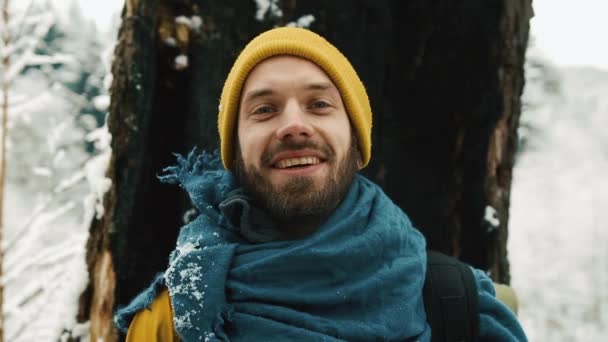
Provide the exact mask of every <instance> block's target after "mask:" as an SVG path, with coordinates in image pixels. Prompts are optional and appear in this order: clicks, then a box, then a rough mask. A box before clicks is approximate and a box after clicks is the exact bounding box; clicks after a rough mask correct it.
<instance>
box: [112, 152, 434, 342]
mask: <svg viewBox="0 0 608 342" xmlns="http://www.w3.org/2000/svg"><path fill="white" fill-rule="evenodd" d="M178 162H179V165H178V166H175V167H171V168H168V169H166V170H165V171H166V173H165V175H163V176H161V177H160V179H161V180H162V181H164V182H169V183H177V184H180V186H182V187H183V188H185V190H186V191H188V193H189V195H190V198H191V200H192V202H193V204H194V205H195V206H196V208H197V209H198V211H199V213H200V215H199V216H198V217H197V218H196V219H195V220H194V221H192V222H191V223H189V224H187V225H186V226H184V227H183V228H182V230H181V233H180V235H179V238H178V241H177V248H176V249H175V250H174V251H173V252H172V254H171V257H170V263H169V268H168V269H167V271H166V272H165V273H164V277H159V279H158V280H157V281H156V282H155V284H153V285H152V286H151V287H150V289H148V290H147V291H145V292H144V293H142V295H140V297H143V298H146V300H147V302H149V301H150V299H151V298H154V293H155V292H156V291H157V289H158V288H159V284H166V286H167V287H168V288H169V293H170V296H171V301H172V304H173V310H174V324H175V328H176V330H177V332H178V333H179V335H180V336H181V338H182V339H183V340H184V341H271V340H276V341H344V340H346V341H410V340H411V341H428V340H429V338H430V328H429V327H428V325H427V323H426V316H425V313H424V306H423V302H422V287H423V282H424V274H425V267H426V253H425V242H424V238H423V237H422V235H421V234H420V233H419V232H418V231H417V230H416V229H415V228H414V227H413V226H412V224H411V223H410V221H409V219H408V218H407V216H406V215H405V214H404V213H403V212H402V211H401V209H399V207H397V206H396V205H395V204H394V203H393V202H392V201H391V200H390V199H389V198H388V197H387V196H386V195H385V194H384V193H383V192H382V190H381V189H380V188H379V187H378V186H377V185H375V184H374V183H372V182H370V181H369V180H367V179H365V178H364V177H362V176H359V175H358V176H356V178H355V180H354V182H353V184H352V186H351V188H350V189H349V191H348V193H347V195H346V196H345V198H344V200H343V201H342V203H341V204H340V205H339V207H338V208H337V209H336V210H335V211H334V213H333V214H332V215H331V216H330V217H329V218H328V220H327V221H326V222H325V223H324V224H322V225H321V226H320V227H319V229H318V230H317V231H316V232H314V233H313V234H311V235H310V236H307V237H305V238H302V239H298V240H285V239H281V231H282V230H281V229H279V227H276V226H275V224H274V223H273V221H272V220H271V219H270V218H268V217H266V216H265V214H264V213H263V212H262V211H260V210H258V209H257V208H255V207H254V206H253V205H252V204H251V201H249V198H248V197H247V194H246V193H245V192H244V191H243V190H242V189H239V188H238V187H237V185H236V182H235V181H234V179H233V177H232V175H231V174H230V173H229V172H227V171H225V170H223V168H222V167H221V164H220V163H219V158H218V156H217V154H213V155H210V154H205V153H202V154H198V153H196V152H195V151H192V152H191V153H190V154H189V155H188V157H187V158H184V157H182V156H178ZM146 300H144V301H143V302H144V305H143V306H145V305H146V304H147V303H145V302H146ZM140 302H142V301H140ZM141 308H142V304H141V303H140V304H139V305H133V303H132V305H130V307H127V308H125V309H123V316H125V315H126V316H127V318H126V319H128V317H130V316H131V315H132V314H133V313H135V312H136V311H138V310H141ZM120 319H123V322H122V324H123V325H124V324H126V323H127V322H125V321H124V319H125V318H124V317H122V318H121V317H120V313H119V323H121V322H120Z"/></svg>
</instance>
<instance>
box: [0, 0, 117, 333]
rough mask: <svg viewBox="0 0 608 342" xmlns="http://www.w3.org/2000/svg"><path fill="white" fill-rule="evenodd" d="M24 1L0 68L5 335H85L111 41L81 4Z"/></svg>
mask: <svg viewBox="0 0 608 342" xmlns="http://www.w3.org/2000/svg"><path fill="white" fill-rule="evenodd" d="M15 3H16V2H11V4H15ZM27 3H28V4H31V5H30V6H26V5H27V4H26V2H19V3H18V5H19V6H21V7H19V6H16V7H14V8H11V11H10V12H11V23H9V31H11V37H13V41H12V44H11V45H10V46H9V47H10V49H3V50H2V51H3V52H5V53H6V52H10V53H11V63H12V64H11V67H10V68H9V69H8V70H4V71H3V72H4V73H3V75H2V76H4V77H9V78H10V79H9V81H10V90H9V94H8V96H9V117H8V119H9V122H8V124H9V130H8V137H7V138H8V141H7V146H8V149H7V184H6V201H5V210H4V213H5V231H4V240H3V241H2V248H3V250H4V253H5V258H4V274H3V278H2V283H3V285H4V286H5V303H4V314H5V336H4V337H5V340H7V341H17V342H19V341H57V340H58V339H60V336H61V339H63V340H65V339H66V338H67V337H66V336H68V335H71V336H72V337H75V336H82V338H83V340H86V339H87V336H86V335H88V332H86V330H87V328H86V326H87V325H86V323H77V322H76V316H77V310H78V305H79V303H78V301H79V298H80V295H81V294H82V292H83V291H84V289H85V288H86V286H87V282H88V273H87V266H86V263H85V260H86V259H85V253H86V249H85V246H86V242H87V239H88V231H89V227H90V224H91V220H92V219H93V217H94V216H97V217H100V215H103V211H104V210H103V206H102V205H101V200H100V199H101V198H102V197H103V193H104V191H106V190H107V189H108V187H109V180H108V179H106V178H105V169H106V167H107V164H108V162H109V156H110V150H109V142H110V139H111V137H110V136H109V134H108V133H107V127H101V128H97V126H98V118H99V116H100V115H103V114H102V113H103V112H104V111H105V110H107V105H108V104H109V97H108V96H107V86H106V85H109V83H108V82H107V81H106V80H111V77H108V76H107V74H108V71H109V64H110V63H109V60H110V59H109V58H107V57H106V58H105V59H104V56H102V53H103V52H106V51H107V49H106V50H104V46H108V45H110V47H109V48H110V49H113V48H112V45H113V44H114V41H113V40H105V39H107V37H106V36H103V35H99V34H97V33H96V31H95V29H94V27H92V26H90V25H85V24H83V22H84V21H83V18H82V16H80V15H79V12H78V11H72V12H71V13H70V15H69V16H67V17H68V18H69V20H67V21H62V19H61V18H62V16H61V15H59V14H58V13H57V11H55V9H54V8H53V7H52V6H50V5H49V4H50V2H48V1H44V0H38V1H33V2H29V1H28V2H27ZM25 8H27V9H28V12H27V15H26V13H25V11H23V10H24V9H25ZM51 29H52V30H53V31H51ZM51 64H52V66H51ZM5 79H6V78H5ZM85 89H86V90H87V91H89V93H85ZM86 141H90V142H91V146H92V149H93V151H89V152H87V150H86V144H85V142H86ZM64 331H65V332H66V333H64V334H62V332H64ZM83 331H84V332H83Z"/></svg>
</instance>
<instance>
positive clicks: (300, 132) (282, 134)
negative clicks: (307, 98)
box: [277, 101, 313, 140]
mask: <svg viewBox="0 0 608 342" xmlns="http://www.w3.org/2000/svg"><path fill="white" fill-rule="evenodd" d="M306 115H307V114H306V112H305V111H304V110H303V109H302V108H301V106H300V105H299V104H298V103H297V102H296V101H291V102H288V103H287V105H286V106H285V109H284V110H283V113H281V121H280V122H281V124H280V127H279V129H278V130H277V138H278V139H279V140H284V139H298V138H309V137H311V136H312V134H313V129H312V126H311V125H310V123H309V122H308V120H307V117H306Z"/></svg>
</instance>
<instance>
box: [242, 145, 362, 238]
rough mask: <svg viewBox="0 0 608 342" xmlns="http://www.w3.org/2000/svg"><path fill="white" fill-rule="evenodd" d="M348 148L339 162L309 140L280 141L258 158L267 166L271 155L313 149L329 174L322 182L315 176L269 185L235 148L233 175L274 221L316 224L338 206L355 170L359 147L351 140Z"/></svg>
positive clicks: (328, 151)
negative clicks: (321, 159)
mask: <svg viewBox="0 0 608 342" xmlns="http://www.w3.org/2000/svg"><path fill="white" fill-rule="evenodd" d="M351 141H352V143H351V146H350V148H349V150H348V152H347V153H346V155H345V156H344V158H343V159H342V160H340V161H338V160H336V156H335V152H334V151H333V150H331V149H330V148H329V147H327V146H321V145H318V144H316V143H314V142H312V141H304V142H294V141H291V140H288V141H285V142H282V143H281V144H280V145H278V146H276V147H275V148H273V149H272V150H266V151H264V153H263V154H262V157H261V165H268V163H269V161H270V160H271V159H272V158H273V156H274V155H276V154H277V153H279V152H281V151H285V150H301V149H312V150H316V151H319V152H320V153H322V155H323V156H324V157H325V162H326V163H327V164H328V166H329V172H328V173H327V175H325V177H324V178H323V179H320V181H321V182H318V183H317V182H316V181H315V177H311V176H300V177H292V178H291V179H289V180H288V181H286V182H284V183H283V184H280V185H274V184H272V183H271V181H270V179H269V177H264V176H263V174H262V172H261V171H260V169H259V168H256V167H255V166H253V165H249V166H246V165H245V163H244V161H243V158H242V155H241V151H240V148H239V146H238V144H236V145H237V150H236V153H235V155H236V158H235V163H234V173H235V177H236V179H237V180H238V181H239V182H240V183H241V185H242V186H243V187H244V188H245V190H246V191H247V193H249V195H250V196H251V197H252V200H253V201H254V203H255V205H257V206H258V207H260V208H261V209H263V210H265V211H266V212H267V213H268V214H269V215H270V216H271V217H272V218H273V219H275V220H277V221H279V222H287V223H290V224H291V225H301V226H307V225H308V226H310V225H319V224H320V223H322V222H323V221H324V220H325V219H326V218H327V217H328V216H329V215H330V214H331V213H332V212H333V211H334V210H335V209H336V208H337V207H338V205H339V204H340V202H341V201H342V199H343V198H344V196H345V195H346V193H347V192H348V189H349V188H350V185H351V184H352V182H353V180H354V178H355V175H356V173H357V171H358V169H359V168H358V163H357V161H358V156H359V152H358V144H357V142H356V138H354V136H353V138H351Z"/></svg>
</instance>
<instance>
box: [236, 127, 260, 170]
mask: <svg viewBox="0 0 608 342" xmlns="http://www.w3.org/2000/svg"><path fill="white" fill-rule="evenodd" d="M238 142H239V146H240V149H241V157H242V158H243V162H244V163H245V165H251V164H253V165H256V166H259V165H258V164H259V162H260V157H261V155H262V152H263V148H264V144H263V139H262V137H260V136H259V135H257V134H255V132H251V131H249V130H248V131H247V132H243V131H241V130H239V139H238Z"/></svg>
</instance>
